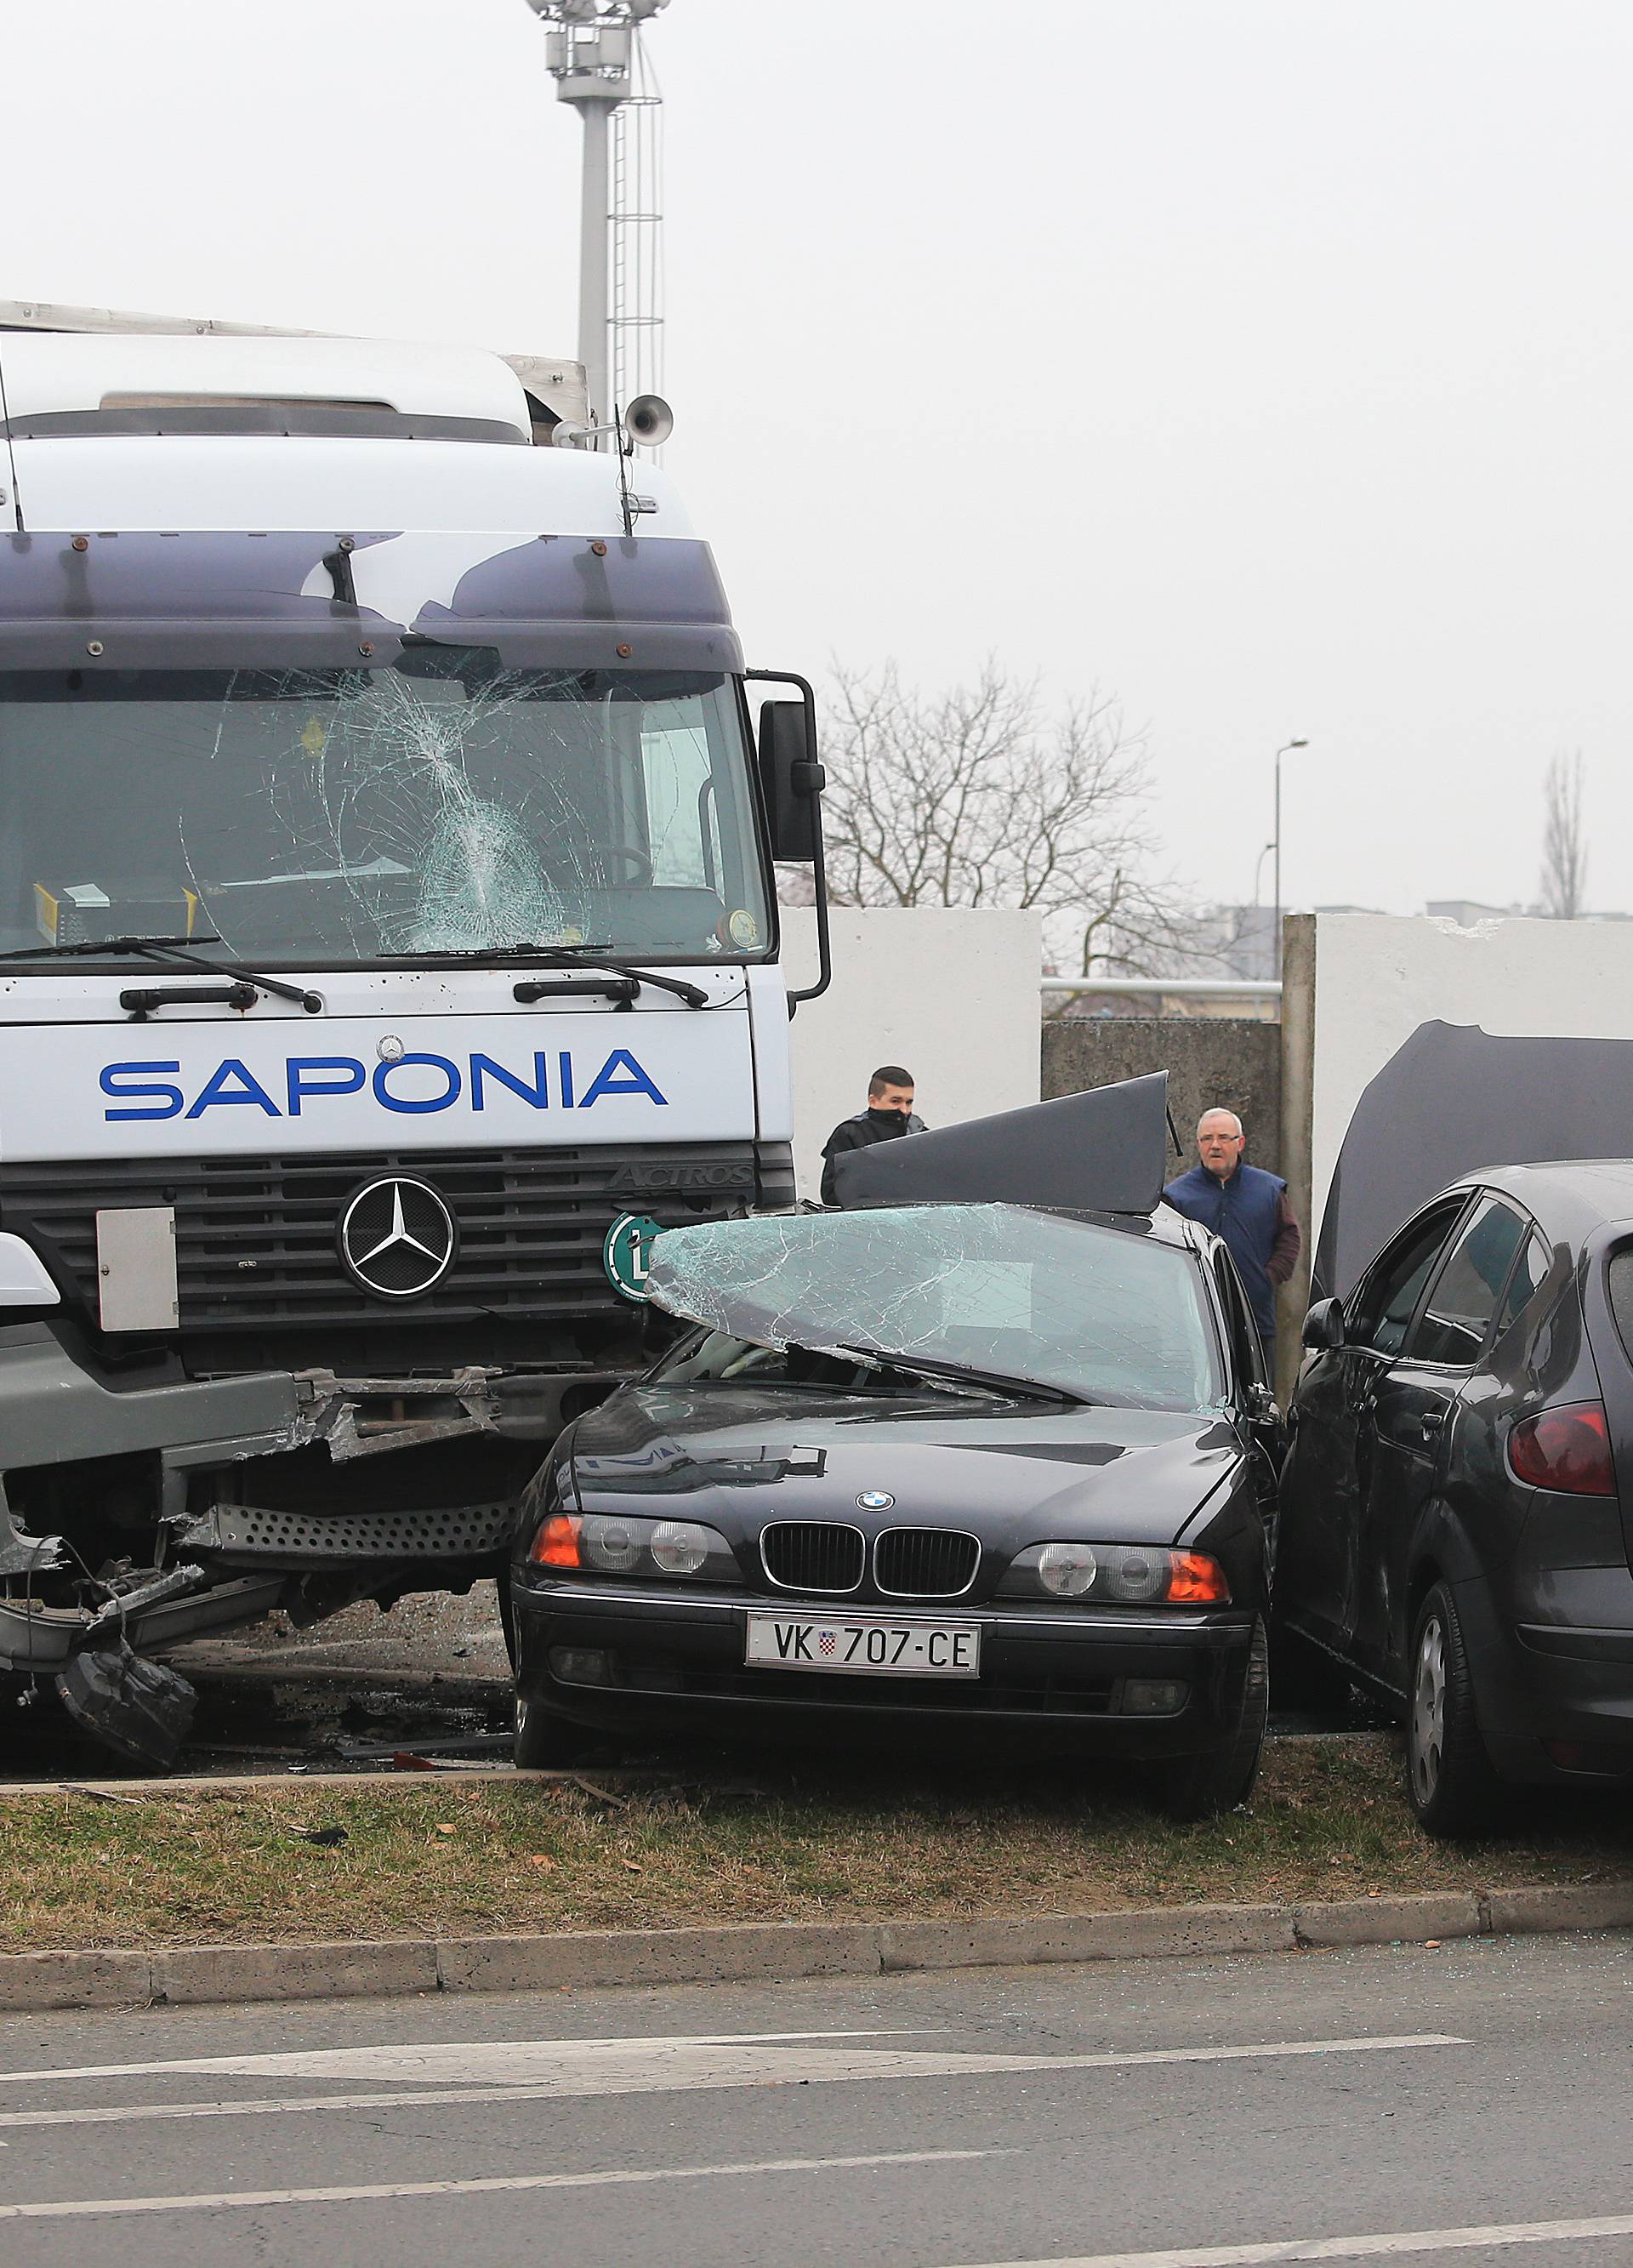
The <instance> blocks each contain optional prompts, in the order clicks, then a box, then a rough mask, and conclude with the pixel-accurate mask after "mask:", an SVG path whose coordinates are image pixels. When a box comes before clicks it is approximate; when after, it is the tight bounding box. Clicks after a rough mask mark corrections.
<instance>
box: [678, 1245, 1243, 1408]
mask: <svg viewBox="0 0 1633 2268" xmlns="http://www.w3.org/2000/svg"><path fill="white" fill-rule="evenodd" d="M647 1288H648V1292H649V1293H650V1296H651V1300H652V1301H653V1303H654V1304H655V1305H656V1306H658V1307H663V1308H666V1309H667V1311H668V1312H669V1313H670V1314H675V1315H681V1316H685V1317H687V1318H688V1319H689V1320H691V1321H692V1322H698V1323H706V1324H708V1325H709V1326H710V1328H711V1329H715V1330H718V1331H724V1332H726V1333H729V1334H730V1335H731V1336H732V1337H735V1338H743V1339H750V1340H753V1341H754V1342H756V1343H757V1344H760V1345H762V1346H769V1347H790V1346H798V1347H804V1348H806V1349H808V1350H810V1351H812V1352H813V1353H818V1354H822V1353H841V1352H842V1353H850V1352H854V1351H857V1350H858V1349H859V1350H861V1351H864V1352H866V1353H868V1354H872V1355H877V1356H879V1357H881V1358H884V1359H890V1358H892V1357H895V1358H898V1359H907V1358H912V1357H918V1358H921V1359H923V1360H925V1361H926V1362H933V1363H938V1364H946V1365H950V1366H960V1367H963V1368H967V1369H969V1370H971V1371H975V1372H986V1373H996V1374H998V1375H1001V1376H1003V1377H1005V1378H1013V1379H1019V1380H1026V1381H1035V1382H1036V1383H1037V1384H1039V1385H1042V1386H1050V1387H1056V1388H1062V1389H1063V1390H1064V1391H1065V1392H1066V1393H1068V1394H1072V1395H1081V1396H1082V1397H1083V1399H1084V1400H1085V1401H1090V1402H1110V1403H1124V1404H1132V1405H1133V1406H1135V1407H1136V1408H1143V1409H1153V1410H1212V1409H1217V1407H1218V1406H1219V1404H1220V1402H1221V1400H1222V1397H1223V1395H1224V1381H1223V1380H1222V1378H1221V1376H1220V1373H1219V1368H1218V1360H1217V1351H1216V1346H1215V1341H1214V1336H1213V1331H1212V1328H1211V1324H1210V1319H1209V1316H1208V1314H1207V1312H1206V1309H1205V1307H1204V1306H1203V1287H1202V1283H1201V1279H1200V1278H1199V1276H1198V1273H1197V1270H1196V1266H1195V1262H1194V1261H1193V1260H1192V1258H1191V1257H1190V1256H1189V1255H1188V1253H1186V1252H1183V1251H1180V1250H1177V1249H1176V1248H1173V1246H1170V1245H1164V1244H1158V1243H1155V1242H1152V1241H1150V1240H1148V1239H1147V1238H1145V1237H1143V1236H1141V1235H1139V1234H1138V1233H1133V1232H1130V1231H1129V1230H1123V1229H1114V1228H1105V1227H1101V1226H1097V1225H1096V1224H1094V1223H1092V1222H1089V1221H1083V1220H1076V1219H1071V1218H1070V1217H1069V1216H1062V1215H1060V1214H1053V1213H1044V1212H1034V1211H1031V1210H1029V1209H1027V1208H1026V1207H1024V1206H1020V1205H978V1204H977V1205H921V1206H913V1207H906V1208H902V1209H900V1210H893V1209H884V1208H881V1209H880V1210H879V1211H869V1212H857V1213H810V1214H800V1213H796V1214H788V1215H781V1216H776V1217H768V1218H765V1219H758V1220H738V1221H723V1222H720V1223H718V1224H717V1225H715V1226H710V1227H705V1228H681V1229H670V1230H666V1232H665V1233H664V1234H662V1235H661V1236H659V1237H658V1240H657V1241H656V1243H655V1244H654V1246H653V1248H652V1261H651V1274H650V1276H649V1277H648V1279H647Z"/></svg>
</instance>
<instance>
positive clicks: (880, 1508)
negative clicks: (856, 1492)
mask: <svg viewBox="0 0 1633 2268" xmlns="http://www.w3.org/2000/svg"><path fill="white" fill-rule="evenodd" d="M895 1500H896V1499H894V1496H892V1495H891V1493H890V1491H889V1490H888V1489H864V1490H863V1491H862V1493H861V1495H860V1496H859V1497H858V1498H857V1510H858V1511H859V1512H888V1511H889V1510H890V1507H891V1506H892V1505H893V1504H894V1502H895Z"/></svg>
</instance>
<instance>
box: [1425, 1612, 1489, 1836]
mask: <svg viewBox="0 0 1633 2268" xmlns="http://www.w3.org/2000/svg"><path fill="white" fill-rule="evenodd" d="M1406 1793H1407V1798H1408V1800H1409V1802H1410V1804H1411V1807H1412V1809H1413V1810H1414V1811H1415V1812H1416V1815H1417V1819H1418V1823H1419V1824H1420V1825H1421V1826H1423V1827H1424V1828H1426V1829H1427V1830H1428V1831H1429V1833H1430V1834H1431V1835H1446V1836H1459V1835H1479V1834H1481V1833H1482V1832H1483V1831H1484V1830H1486V1829H1488V1828H1490V1826H1492V1825H1493V1824H1494V1823H1495V1822H1496V1820H1497V1815H1498V1813H1499V1812H1500V1811H1501V1809H1502V1806H1503V1797H1504V1785H1503V1781H1502V1780H1501V1778H1499V1777H1498V1774H1497V1770H1496V1768H1495V1766H1494V1765H1493V1764H1492V1762H1491V1758H1490V1755H1489V1754H1488V1753H1487V1750H1486V1744H1485V1742H1484V1741H1483V1740H1482V1738H1481V1735H1480V1727H1479V1726H1478V1724H1477V1723H1476V1722H1475V1689H1474V1681H1473V1679H1472V1678H1471V1677H1470V1675H1469V1674H1468V1655H1467V1650H1466V1649H1465V1647H1464V1645H1463V1626H1462V1624H1461V1623H1460V1620H1459V1618H1458V1612H1457V1606H1456V1602H1454V1600H1453V1596H1452V1594H1451V1592H1450V1590H1449V1589H1448V1588H1447V1587H1446V1585H1445V1584H1444V1583H1437V1584H1436V1585H1435V1586H1434V1588H1433V1589H1432V1590H1431V1592H1430V1593H1429V1595H1428V1596H1427V1598H1425V1600H1424V1601H1423V1604H1422V1606H1421V1607H1419V1609H1418V1610H1417V1620H1416V1624H1414V1625H1413V1631H1412V1651H1411V1657H1410V1683H1409V1690H1408V1694H1407V1719H1406Z"/></svg>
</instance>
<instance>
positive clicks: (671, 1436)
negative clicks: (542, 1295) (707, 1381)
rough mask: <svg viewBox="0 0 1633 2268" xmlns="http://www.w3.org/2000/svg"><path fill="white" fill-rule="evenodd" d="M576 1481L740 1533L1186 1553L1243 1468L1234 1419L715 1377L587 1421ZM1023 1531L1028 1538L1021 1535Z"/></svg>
mask: <svg viewBox="0 0 1633 2268" xmlns="http://www.w3.org/2000/svg"><path fill="white" fill-rule="evenodd" d="M563 1448H564V1449H565V1451H566V1455H565V1458H564V1460H563V1462H564V1464H565V1467H566V1470H565V1471H563V1474H562V1476H561V1477H562V1479H563V1483H564V1484H566V1487H567V1488H568V1489H570V1491H572V1492H573V1493H574V1494H576V1496H577V1502H578V1506H579V1508H580V1509H581V1510H583V1511H585V1512H610V1511H622V1512H628V1513H636V1512H645V1513H654V1512H669V1513H672V1514H673V1517H675V1518H677V1519H679V1518H686V1519H691V1520H701V1521H707V1522H709V1523H710V1525H711V1526H714V1527H722V1528H725V1529H726V1530H727V1532H728V1533H730V1532H732V1531H735V1532H737V1533H739V1534H741V1533H742V1532H743V1531H744V1530H745V1529H746V1528H749V1529H754V1530H757V1529H758V1528H760V1527H761V1526H763V1525H764V1523H765V1522H766V1521H772V1520H855V1519H856V1517H857V1499H858V1498H859V1497H861V1496H863V1495H864V1494H873V1493H876V1492H879V1491H883V1492H884V1493H886V1494H887V1495H889V1496H890V1497H891V1498H893V1499H894V1504H893V1505H892V1506H890V1507H888V1508H887V1509H886V1510H884V1511H883V1512H880V1511H879V1510H878V1509H875V1510H874V1511H873V1512H872V1513H871V1514H870V1516H869V1518H868V1520H867V1521H866V1522H865V1523H864V1524H866V1525H868V1526H870V1527H871V1526H894V1525H899V1524H901V1523H904V1522H908V1523H914V1524H918V1523H923V1524H924V1525H927V1526H934V1527H951V1528H967V1529H968V1530H970V1531H971V1532H972V1533H974V1534H976V1535H981V1536H982V1538H983V1539H985V1540H989V1541H993V1542H997V1541H999V1540H1001V1539H1007V1540H1009V1541H1011V1543H1016V1544H1017V1545H1019V1543H1024V1542H1027V1541H1040V1540H1043V1538H1044V1535H1045V1530H1044V1529H1043V1528H1040V1527H1039V1522H1040V1521H1044V1522H1046V1523H1048V1524H1049V1525H1050V1526H1051V1527H1058V1529H1059V1532H1060V1533H1061V1534H1063V1535H1068V1536H1070V1535H1084V1536H1085V1537H1086V1536H1090V1535H1092V1536H1093V1537H1096V1538H1100V1539H1103V1540H1104V1541H1106V1542H1107V1543H1120V1542H1129V1543H1172V1542H1174V1541H1176V1540H1177V1539H1178V1538H1179V1536H1180V1535H1181V1531H1182V1530H1183V1529H1184V1528H1186V1527H1187V1526H1188V1524H1189V1523H1190V1521H1191V1520H1192V1519H1193V1517H1194V1516H1195V1513H1197V1511H1198V1510H1199V1509H1200V1508H1201V1507H1202V1506H1203V1504H1204V1503H1205V1502H1206V1501H1207V1500H1208V1499H1210V1498H1211V1497H1212V1496H1213V1494H1214V1493H1215V1491H1217V1488H1218V1487H1219V1485H1220V1484H1221V1482H1223V1481H1224V1480H1225V1478H1226V1476H1228V1475H1229V1474H1230V1473H1231V1472H1232V1471H1233V1469H1235V1468H1236V1467H1237V1466H1238V1465H1239V1463H1240V1462H1241V1457H1242V1448H1241V1444H1240V1442H1239V1439H1238V1436H1237V1434H1236V1432H1235V1430H1234V1429H1233V1427H1232V1425H1229V1424H1228V1423H1227V1422H1225V1420H1223V1419H1221V1418H1207V1417H1200V1416H1195V1415H1181V1414H1174V1413H1170V1412H1167V1411H1165V1410H1116V1409H1106V1408H1079V1409H1056V1408H1053V1407H1043V1406H1040V1407H1039V1408H1038V1409H1037V1410H1036V1411H1035V1412H1034V1411H1033V1410H1015V1409H1013V1408H1009V1409H1003V1410H999V1409H995V1408H989V1407H986V1406H983V1405H982V1404H981V1403H975V1402H972V1403H969V1404H967V1405H961V1404H960V1402H959V1401H958V1400H956V1399H955V1398H953V1397H952V1396H950V1395H933V1396H932V1395H901V1396H897V1395H890V1396H880V1397H879V1402H878V1403H877V1405H876V1406H869V1404H868V1403H866V1402H864V1401H862V1400H861V1399H860V1398H859V1397H858V1396H857V1395H853V1394H835V1395H833V1396H831V1397H830V1396H828V1395H814V1394H812V1395H807V1394H796V1393H791V1392H787V1391H783V1392H777V1391H773V1390H768V1389H766V1388H756V1387H737V1386H724V1385H710V1386H708V1387H706V1388H696V1387H690V1386H674V1387H665V1386H636V1387H626V1388H624V1389H623V1390H622V1392H621V1393H619V1394H616V1395H614V1397H613V1398H612V1400H611V1401H610V1402H608V1403H604V1404H603V1405H602V1407H601V1408H600V1410H592V1411H591V1412H590V1413H589V1414H588V1415H587V1416H585V1417H584V1418H580V1419H579V1420H578V1423H577V1425H576V1426H575V1427H574V1428H573V1429H572V1431H571V1432H570V1435H568V1436H567V1437H566V1440H564V1442H563ZM1018 1523H1024V1525H1025V1526H1026V1529H1027V1531H1028V1534H1027V1535H1026V1536H1025V1537H1021V1536H1019V1535H1018V1534H1016V1533H1014V1532H1013V1531H1014V1530H1015V1528H1016V1526H1017V1524H1018Z"/></svg>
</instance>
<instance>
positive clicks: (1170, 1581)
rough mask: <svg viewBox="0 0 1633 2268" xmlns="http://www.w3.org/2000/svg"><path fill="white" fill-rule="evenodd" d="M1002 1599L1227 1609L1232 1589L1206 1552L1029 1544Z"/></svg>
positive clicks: (1007, 1577)
mask: <svg viewBox="0 0 1633 2268" xmlns="http://www.w3.org/2000/svg"><path fill="white" fill-rule="evenodd" d="M997 1596H998V1597H999V1598H1001V1599H1003V1598H1011V1599H1015V1598H1021V1599H1037V1598H1046V1599H1078V1600H1083V1601H1085V1602H1087V1603H1089V1604H1090V1605H1092V1606H1123V1607H1224V1606H1228V1605H1229V1604H1230V1599H1231V1586H1230V1583H1229V1581H1228V1580H1227V1579H1226V1576H1225V1570H1224V1568H1223V1567H1222V1566H1221V1565H1219V1563H1218V1561H1217V1559H1215V1558H1214V1557H1211V1555H1210V1553H1208V1552H1206V1551H1174V1550H1165V1549H1164V1548H1163V1547H1162V1546H1161V1545H1153V1544H1145V1543H1064V1542H1063V1543H1030V1544H1028V1545H1027V1547H1026V1550H1024V1551H1018V1552H1017V1553H1016V1555H1015V1557H1013V1558H1012V1559H1011V1561H1010V1564H1009V1567H1008V1570H1007V1572H1005V1574H1004V1578H1003V1580H1002V1581H1001V1582H1000V1583H999V1585H998V1587H997Z"/></svg>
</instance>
